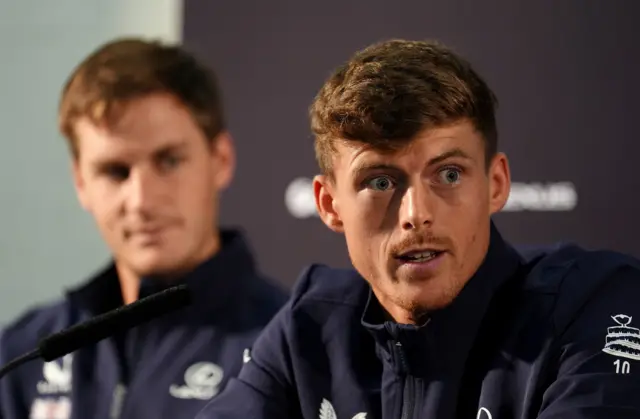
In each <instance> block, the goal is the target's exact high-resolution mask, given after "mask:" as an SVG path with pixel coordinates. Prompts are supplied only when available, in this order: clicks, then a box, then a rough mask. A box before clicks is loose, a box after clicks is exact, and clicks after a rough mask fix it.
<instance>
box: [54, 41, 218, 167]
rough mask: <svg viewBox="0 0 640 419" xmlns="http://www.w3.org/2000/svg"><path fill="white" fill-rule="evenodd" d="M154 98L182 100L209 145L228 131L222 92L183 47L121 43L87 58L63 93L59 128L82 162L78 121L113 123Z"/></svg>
mask: <svg viewBox="0 0 640 419" xmlns="http://www.w3.org/2000/svg"><path fill="white" fill-rule="evenodd" d="M154 93H167V94H170V95H173V96H174V97H175V98H176V99H178V100H180V101H181V102H182V104H183V105H184V106H186V107H187V108H188V109H189V110H190V111H191V113H192V115H193V117H194V119H195V120H196V122H197V124H198V125H199V126H200V128H201V129H202V131H203V133H204V134H205V135H206V137H207V138H208V139H210V140H212V139H214V138H216V137H217V136H218V134H219V133H220V132H221V131H222V130H223V129H224V127H225V121H224V114H223V107H222V98H221V92H220V89H219V87H218V84H217V80H216V78H215V75H214V74H213V72H212V71H211V70H209V69H207V68H206V67H205V66H204V65H202V64H201V63H199V62H198V60H197V59H196V58H195V57H194V56H193V55H191V54H189V53H188V52H187V51H185V50H184V49H182V48H180V47H179V46H175V45H163V44H161V43H160V42H159V41H146V40H142V39H136V38H121V39H116V40H113V41H111V42H108V43H106V44H104V45H102V46H101V47H99V48H98V49H97V50H95V51H94V52H93V53H92V54H90V55H89V56H88V57H86V58H85V59H84V60H83V61H82V62H81V63H80V64H79V65H78V67H77V68H76V69H75V70H74V71H73V73H72V74H71V76H70V77H69V79H68V80H67V82H66V84H65V86H64V88H63V90H62V95H61V98H60V105H59V112H58V124H59V128H60V131H61V132H62V134H63V135H64V136H65V137H66V139H67V140H68V143H69V146H70V148H71V151H72V153H73V155H74V156H75V157H77V156H78V149H77V139H76V135H75V124H76V122H77V121H78V119H80V118H85V117H86V118H88V119H89V120H91V121H92V122H93V123H104V122H109V120H110V119H111V118H114V117H117V115H115V114H116V113H117V109H118V108H119V107H121V106H122V105H123V104H125V103H126V102H127V101H130V100H133V99H137V98H139V97H142V96H146V95H148V94H154Z"/></svg>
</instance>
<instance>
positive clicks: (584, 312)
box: [198, 40, 640, 419]
mask: <svg viewBox="0 0 640 419" xmlns="http://www.w3.org/2000/svg"><path fill="white" fill-rule="evenodd" d="M495 107H496V99H495V96H494V94H493V92H492V91H491V89H490V88H489V86H488V85H487V84H486V83H485V81H484V80H483V79H482V78H481V77H480V76H479V75H478V74H477V73H476V72H475V70H474V69H473V68H472V66H471V65H470V64H469V63H468V62H467V61H465V60H464V59H463V58H462V57H460V56H458V55H457V54H455V53H454V52H453V51H451V50H449V49H448V48H446V47H444V46H442V45H440V44H439V43H436V42H415V41H404V40H392V41H388V42H383V43H380V44H375V45H372V46H370V47H368V48H366V49H365V50H363V51H360V52H359V53H357V54H356V55H355V56H353V57H352V59H351V60H350V61H349V62H348V63H346V64H345V65H343V66H341V67H340V68H338V69H337V70H336V71H335V72H334V73H333V74H332V75H331V77H330V78H329V80H328V81H327V82H326V83H325V84H324V86H323V87H322V89H321V90H320V92H319V94H318V95H317V97H316V100H315V101H314V103H313V105H312V107H311V122H312V124H311V125H312V130H313V132H314V134H315V145H316V156H317V159H318V162H319V165H320V169H321V172H322V173H321V174H320V175H318V176H317V177H316V178H315V180H314V193H315V198H316V205H317V209H318V212H319V214H320V216H321V218H322V220H323V221H324V223H325V224H326V225H327V226H328V227H329V228H330V229H331V230H333V231H336V232H339V233H341V234H344V235H345V238H346V242H347V247H348V251H349V255H350V258H351V261H352V262H353V266H354V267H355V270H339V269H332V268H329V267H327V266H323V265H313V266H311V267H310V268H308V269H307V270H306V271H305V272H304V273H303V275H302V276H301V278H300V280H299V282H298V284H297V285H296V290H295V291H294V293H293V296H292V298H291V300H290V303H288V304H287V305H286V306H285V309H283V310H282V311H281V312H280V313H278V314H277V315H276V317H275V318H274V320H273V321H272V322H271V324H269V326H267V328H266V329H265V331H264V332H263V334H262V335H261V336H260V337H259V338H258V340H257V342H256V344H255V345H254V347H253V350H252V354H251V360H250V361H249V362H248V363H246V364H245V365H244V367H243V369H242V371H241V373H240V375H239V377H238V378H237V379H233V380H232V381H231V382H230V383H229V386H228V387H227V388H226V390H225V392H224V393H223V394H221V395H220V397H218V398H216V399H215V400H213V401H212V402H211V403H210V404H209V405H208V406H207V407H206V408H205V409H204V410H203V412H202V413H201V414H200V415H199V416H198V418H199V419H200V418H201V419H230V418H237V419H244V418H252V419H259V418H264V419H266V418H272V419H275V418H278V419H294V418H295V419H299V418H320V419H328V418H340V419H343V418H344V419H348V418H354V419H355V418H359V419H364V418H367V419H368V418H403V419H405V418H406V419H411V418H421V419H422V418H437V419H449V418H460V419H512V418H520V419H533V418H544V419H560V418H562V419H582V418H584V419H586V418H601V419H608V418H638V417H640V398H638V397H637V394H638V393H640V375H639V374H640V370H639V368H640V363H639V362H640V329H639V328H638V327H637V324H632V322H633V321H636V322H637V321H638V318H640V304H638V297H639V296H640V263H639V262H638V261H637V260H635V259H633V258H631V257H626V256H624V255H621V254H617V253H614V252H605V251H602V252H589V251H585V250H583V249H581V248H578V247H575V246H562V247H559V248H557V249H548V250H547V251H543V252H538V253H536V254H533V253H530V254H528V255H527V257H528V258H529V260H528V261H527V260H524V259H523V258H522V257H521V256H520V255H519V254H518V252H517V251H516V250H515V249H514V248H513V247H512V246H510V245H509V243H507V242H506V241H505V240H504V239H503V238H502V237H501V235H500V232H499V231H498V229H497V228H496V227H495V225H494V224H493V222H492V220H491V216H492V215H493V214H495V213H496V212H498V211H500V210H501V209H502V208H503V206H504V205H505V203H506V201H507V198H508V196H509V190H510V178H511V176H510V171H509V166H508V162H507V158H506V156H505V155H504V154H503V153H501V152H499V151H498V130H497V124H496V118H495Z"/></svg>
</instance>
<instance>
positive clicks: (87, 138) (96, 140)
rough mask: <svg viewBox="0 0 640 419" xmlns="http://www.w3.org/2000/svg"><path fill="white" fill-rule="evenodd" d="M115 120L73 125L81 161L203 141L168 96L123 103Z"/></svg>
mask: <svg viewBox="0 0 640 419" xmlns="http://www.w3.org/2000/svg"><path fill="white" fill-rule="evenodd" d="M116 116H117V118H113V120H112V121H109V123H108V124H106V123H101V124H96V123H94V122H92V121H91V120H89V119H88V118H81V119H79V120H78V121H77V123H76V125H75V133H76V138H77V147H78V150H79V154H80V156H81V158H100V157H107V156H120V155H138V154H145V153H153V152H155V151H157V150H159V149H163V148H167V147H173V146H179V145H189V144H190V143H194V142H196V141H205V138H204V134H203V133H202V132H201V130H200V129H199V127H198V125H197V123H196V121H195V120H194V118H193V117H192V115H191V113H190V112H189V111H188V110H187V109H186V108H185V107H184V106H183V105H182V104H181V103H180V102H179V101H178V100H176V99H174V98H173V97H171V96H169V95H161V94H158V95H150V96H145V97H142V98H138V99H134V100H132V101H130V102H127V103H126V104H125V105H123V106H122V108H120V109H118V113H117V114H116Z"/></svg>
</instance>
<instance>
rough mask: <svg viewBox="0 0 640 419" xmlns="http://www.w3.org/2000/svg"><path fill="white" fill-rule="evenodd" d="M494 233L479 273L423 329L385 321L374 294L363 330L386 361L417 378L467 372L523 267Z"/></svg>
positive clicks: (367, 308)
mask: <svg viewBox="0 0 640 419" xmlns="http://www.w3.org/2000/svg"><path fill="white" fill-rule="evenodd" d="M490 234H491V236H490V243H489V249H488V251H487V255H486V256H485V259H484V261H483V263H482V264H481V265H480V267H479V268H478V270H477V271H476V273H475V274H474V275H473V277H472V278H471V279H470V280H469V281H468V282H467V284H466V285H465V287H464V288H463V289H462V291H461V292H460V294H458V296H457V297H456V298H455V299H454V301H453V302H452V303H451V304H450V305H449V306H447V307H445V308H444V309H442V310H438V311H435V312H433V313H431V315H430V317H429V319H428V320H427V322H426V323H425V324H423V325H422V326H414V325H402V324H398V323H395V322H392V321H384V320H383V319H384V317H383V313H384V311H383V309H382V307H381V305H380V303H379V302H378V300H377V298H376V297H375V295H374V294H373V292H372V291H371V290H369V299H368V301H367V304H366V307H365V310H364V313H363V315H362V325H363V326H364V327H365V328H366V329H367V330H368V331H369V332H370V333H371V334H372V335H373V337H374V339H375V341H376V343H377V352H378V356H379V357H380V358H381V359H383V360H384V361H387V362H390V363H392V364H393V365H394V368H395V369H396V370H398V371H399V372H404V373H408V374H412V375H424V374H427V373H429V374H430V375H431V374H436V375H443V376H447V375H450V374H451V373H452V372H453V371H451V369H452V368H453V369H460V368H462V366H463V365H464V362H465V361H466V358H467V356H468V353H469V352H470V351H471V349H472V346H473V343H474V340H475V338H476V335H477V332H478V329H479V328H480V325H481V322H482V319H483V317H484V315H485V313H486V311H487V309H488V307H489V305H490V302H491V300H492V298H493V296H494V295H495V293H496V292H497V290H498V289H499V288H500V287H501V286H502V285H503V284H504V283H505V282H506V281H507V280H509V279H511V278H513V277H514V276H516V273H517V272H518V269H519V268H520V267H521V265H522V260H521V258H520V256H519V254H518V253H517V252H516V251H515V250H514V249H513V248H512V247H511V246H510V245H508V244H507V243H506V242H505V241H504V240H503V239H502V237H501V235H500V233H499V232H498V230H497V228H496V227H495V226H494V225H493V223H491V233H490ZM399 348H401V349H399ZM400 357H402V358H403V359H398V358H400ZM458 372H460V371H458Z"/></svg>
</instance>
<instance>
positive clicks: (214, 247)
mask: <svg viewBox="0 0 640 419" xmlns="http://www.w3.org/2000/svg"><path fill="white" fill-rule="evenodd" d="M219 250H220V237H219V235H218V234H214V238H213V239H212V240H210V241H208V242H207V243H206V245H205V246H202V247H201V250H200V251H199V252H198V253H197V254H195V255H194V256H193V257H192V258H191V259H190V260H189V261H188V262H187V263H184V264H183V265H182V266H181V267H179V268H174V269H171V270H170V271H165V272H161V273H150V274H146V275H142V274H140V273H138V272H136V270H135V269H134V268H133V267H132V266H130V265H128V264H126V263H124V262H118V261H116V271H117V272H118V281H119V282H120V290H121V292H122V301H123V303H124V304H125V305H126V304H131V303H133V302H135V301H137V300H138V299H139V296H140V282H141V281H142V278H143V277H154V278H156V279H157V280H164V281H171V280H174V279H175V278H179V277H181V276H184V275H186V274H187V273H189V272H191V271H192V270H193V269H195V268H196V267H197V266H198V265H200V264H201V263H202V262H204V261H205V260H207V259H209V258H211V257H213V255H215V254H216V253H218V251H219Z"/></svg>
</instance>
